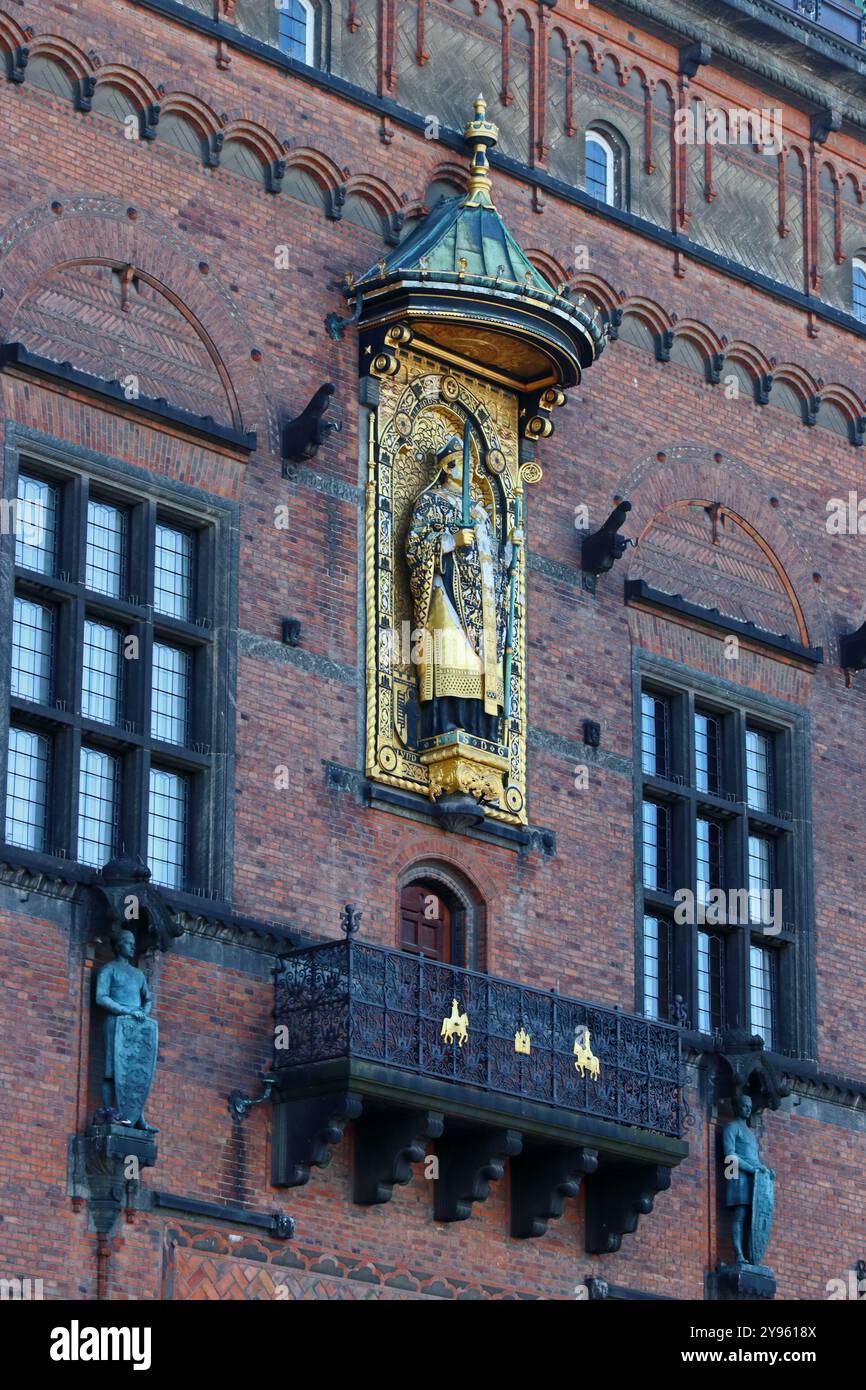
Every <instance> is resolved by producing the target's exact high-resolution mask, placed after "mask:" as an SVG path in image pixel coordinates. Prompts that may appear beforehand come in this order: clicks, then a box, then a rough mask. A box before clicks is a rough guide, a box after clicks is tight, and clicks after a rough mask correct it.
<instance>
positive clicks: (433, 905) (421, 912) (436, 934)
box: [400, 883, 452, 964]
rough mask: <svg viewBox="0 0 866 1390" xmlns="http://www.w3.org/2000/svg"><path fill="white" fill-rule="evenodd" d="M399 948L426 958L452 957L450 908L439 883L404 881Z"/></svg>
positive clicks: (449, 958) (447, 960)
mask: <svg viewBox="0 0 866 1390" xmlns="http://www.w3.org/2000/svg"><path fill="white" fill-rule="evenodd" d="M400 947H401V950H403V951H414V952H415V953H416V954H417V955H422V956H425V957H426V958H427V959H428V960H441V961H445V962H446V963H448V964H451V963H452V960H451V949H452V941H451V910H450V908H449V906H448V904H447V903H446V902H445V900H444V899H443V897H442V894H441V892H440V890H439V888H438V885H436V884H432V883H407V884H406V887H405V888H403V889H401V892H400Z"/></svg>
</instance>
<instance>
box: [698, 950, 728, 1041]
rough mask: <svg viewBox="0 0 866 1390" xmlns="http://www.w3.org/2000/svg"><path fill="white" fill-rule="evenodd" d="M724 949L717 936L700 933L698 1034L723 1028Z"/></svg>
mask: <svg viewBox="0 0 866 1390" xmlns="http://www.w3.org/2000/svg"><path fill="white" fill-rule="evenodd" d="M723 960H724V957H723V947H722V942H721V941H720V940H719V938H718V937H717V936H710V935H709V933H708V932H704V931H699V932H698V1032H699V1033H713V1032H715V1031H716V1029H719V1028H721V1026H722V1012H723V1008H724V1000H723V989H724V985H723V969H724V965H723Z"/></svg>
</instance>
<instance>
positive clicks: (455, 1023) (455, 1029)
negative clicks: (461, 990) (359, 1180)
mask: <svg viewBox="0 0 866 1390" xmlns="http://www.w3.org/2000/svg"><path fill="white" fill-rule="evenodd" d="M458 1007H459V1006H458V1004H457V1000H456V999H452V1000H451V1013H450V1014H446V1016H445V1018H443V1020H442V1032H441V1034H440V1036H441V1037H443V1038H444V1039H445V1041H446V1042H447V1043H450V1042H453V1041H454V1038H455V1037H456V1038H457V1043H458V1046H460V1047H462V1046H463V1044H464V1043H465V1042H466V1039H467V1038H468V1037H469V1015H468V1014H461V1013H458Z"/></svg>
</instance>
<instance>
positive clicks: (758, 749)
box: [746, 729, 773, 811]
mask: <svg viewBox="0 0 866 1390" xmlns="http://www.w3.org/2000/svg"><path fill="white" fill-rule="evenodd" d="M772 754H773V750H772V746H771V739H770V736H769V734H760V733H758V731H757V729H747V730H746V800H747V802H748V803H749V805H750V806H751V808H752V810H753V811H769V810H770V794H771V782H772V771H773V769H772Z"/></svg>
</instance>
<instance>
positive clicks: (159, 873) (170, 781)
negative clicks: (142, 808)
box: [147, 767, 187, 888]
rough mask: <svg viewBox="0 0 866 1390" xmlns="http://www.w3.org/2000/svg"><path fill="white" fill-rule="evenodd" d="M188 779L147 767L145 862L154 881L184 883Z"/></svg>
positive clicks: (167, 884)
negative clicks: (147, 798)
mask: <svg viewBox="0 0 866 1390" xmlns="http://www.w3.org/2000/svg"><path fill="white" fill-rule="evenodd" d="M186 818H187V780H186V778H185V777H181V776H179V775H178V774H177V773H175V772H166V771H164V770H163V769H162V768H156V767H152V768H151V769H150V814H149V817H148V826H147V863H148V867H149V868H150V871H151V874H152V875H153V881H154V883H162V884H164V885H165V886H166V887H167V888H180V887H182V885H183V877H184V868H185V863H184V860H185V852H184V851H185V847H186Z"/></svg>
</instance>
